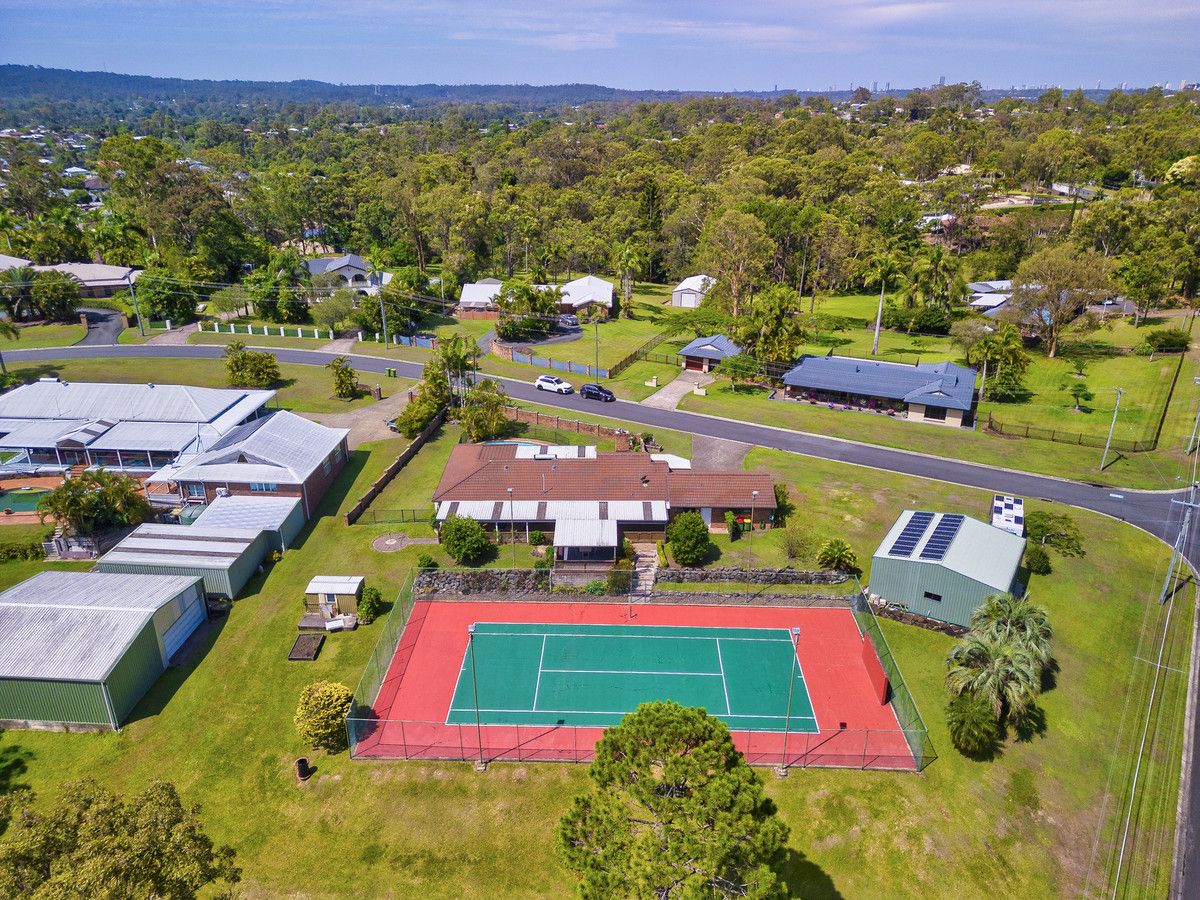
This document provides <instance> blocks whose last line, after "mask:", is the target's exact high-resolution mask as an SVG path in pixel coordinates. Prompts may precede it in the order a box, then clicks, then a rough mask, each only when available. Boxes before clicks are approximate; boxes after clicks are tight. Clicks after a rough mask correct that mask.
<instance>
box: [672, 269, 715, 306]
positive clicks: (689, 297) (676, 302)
mask: <svg viewBox="0 0 1200 900" xmlns="http://www.w3.org/2000/svg"><path fill="white" fill-rule="evenodd" d="M714 284H716V279H715V278H713V277H712V276H711V275H689V276H688V277H687V278H685V279H683V281H681V282H679V284H677V285H675V287H674V288H673V289H672V291H671V305H672V306H678V307H680V308H682V309H695V308H696V307H697V306H699V305H700V304H701V302H703V300H704V295H705V294H707V293H708V292H709V291H710V290H712V286H713V285H714Z"/></svg>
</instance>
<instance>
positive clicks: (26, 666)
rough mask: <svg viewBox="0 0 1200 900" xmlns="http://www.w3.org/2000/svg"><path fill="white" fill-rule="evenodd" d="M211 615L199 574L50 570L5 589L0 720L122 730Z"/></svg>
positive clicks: (0, 622)
mask: <svg viewBox="0 0 1200 900" xmlns="http://www.w3.org/2000/svg"><path fill="white" fill-rule="evenodd" d="M205 616H206V612H205V607H204V598H203V591H202V587H201V582H200V579H198V578H196V577H178V576H176V577H169V576H157V575H123V574H105V573H98V572H42V573H41V574H39V575H36V576H34V577H33V578H30V579H28V580H27V581H24V582H21V583H20V584H18V585H16V586H14V587H12V588H10V589H9V590H7V591H5V592H3V593H0V722H3V723H6V724H8V725H9V726H25V727H34V728H68V729H70V728H84V729H96V728H100V729H105V728H113V729H115V728H119V727H120V725H121V723H122V722H124V721H125V719H126V718H128V716H129V714H130V713H131V712H132V711H133V708H134V707H135V706H136V705H137V703H138V701H139V700H141V699H142V697H143V696H144V695H145V693H146V691H148V690H149V689H150V688H151V686H153V684H154V682H155V681H156V680H157V679H158V677H159V676H160V675H161V674H162V672H163V671H164V670H165V669H166V666H167V662H168V660H169V659H170V656H171V655H172V653H174V652H175V650H177V649H178V647H179V646H180V645H181V644H182V643H183V642H184V641H185V640H186V639H187V637H188V636H189V635H190V634H191V633H192V632H193V631H194V630H195V628H196V626H197V625H199V624H200V623H201V622H203V621H204V618H205Z"/></svg>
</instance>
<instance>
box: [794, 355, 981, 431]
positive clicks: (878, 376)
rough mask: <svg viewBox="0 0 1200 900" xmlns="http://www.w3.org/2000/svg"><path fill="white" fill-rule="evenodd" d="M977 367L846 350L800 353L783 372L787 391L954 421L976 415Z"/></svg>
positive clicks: (923, 419) (937, 420)
mask: <svg viewBox="0 0 1200 900" xmlns="http://www.w3.org/2000/svg"><path fill="white" fill-rule="evenodd" d="M976 377H977V373H976V371H975V370H974V369H969V368H967V367H966V366H960V365H958V364H956V363H952V362H940V363H917V364H916V365H911V366H910V365H905V364H903V363H894V362H881V361H878V360H867V359H854V358H851V357H847V356H833V355H832V354H831V355H829V356H809V355H805V356H801V357H800V359H799V360H797V361H796V365H795V366H794V367H793V368H792V369H791V370H789V371H788V372H787V373H786V374H785V375H784V376H783V384H784V390H785V392H786V394H787V396H789V397H793V398H796V399H800V400H806V401H808V402H810V403H817V404H828V405H830V406H845V407H848V408H857V409H865V410H870V411H874V412H884V413H888V414H890V415H893V416H897V417H902V418H906V419H909V420H910V421H914V422H930V423H933V424H937V425H950V426H952V427H956V428H958V427H963V426H969V425H971V424H972V423H973V421H974V412H975V379H976Z"/></svg>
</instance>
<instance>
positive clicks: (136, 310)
mask: <svg viewBox="0 0 1200 900" xmlns="http://www.w3.org/2000/svg"><path fill="white" fill-rule="evenodd" d="M125 283H126V284H127V285H129V296H130V298H131V299H132V300H133V314H134V315H135V316H136V317H137V323H138V331H140V332H141V333H142V337H145V336H146V326H145V325H144V324H143V323H142V311H141V310H140V309H139V308H138V302H137V289H136V288H135V287H134V286H133V278H132V276H130V275H126V276H125Z"/></svg>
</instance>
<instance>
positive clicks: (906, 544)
mask: <svg viewBox="0 0 1200 900" xmlns="http://www.w3.org/2000/svg"><path fill="white" fill-rule="evenodd" d="M1024 551H1025V539H1024V538H1021V537H1017V536H1016V535H1014V534H1011V533H1009V532H1007V531H1003V530H1001V529H999V528H993V527H992V526H991V525H987V524H985V523H983V522H980V521H978V520H977V519H972V518H971V517H970V516H961V515H957V514H953V513H930V512H922V511H918V510H911V509H909V510H905V511H904V512H902V513H901V514H900V517H899V518H898V519H897V520H896V523H895V524H894V525H893V526H892V527H891V529H890V530H889V531H888V533H887V536H886V537H884V539H883V542H882V543H880V545H879V549H878V550H876V551H875V554H874V556H873V557H872V558H871V581H870V586H869V590H870V593H871V595H872V596H873V597H877V598H879V599H881V600H886V601H887V602H888V603H890V604H896V605H899V606H902V607H904V608H905V609H907V610H908V611H909V612H913V613H916V614H917V615H921V616H925V617H927V618H930V619H936V620H938V621H939V622H949V623H950V624H952V625H961V626H963V627H966V626H967V624H968V623H969V622H970V619H971V613H973V612H974V611H975V610H976V608H978V607H979V606H980V605H982V604H983V602H984V601H985V600H986V599H987V598H988V597H990V596H991V595H993V594H1003V593H1014V592H1019V591H1020V590H1021V585H1020V583H1019V582H1018V580H1017V573H1018V571H1019V568H1020V564H1021V556H1022V554H1023V553H1024Z"/></svg>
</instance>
